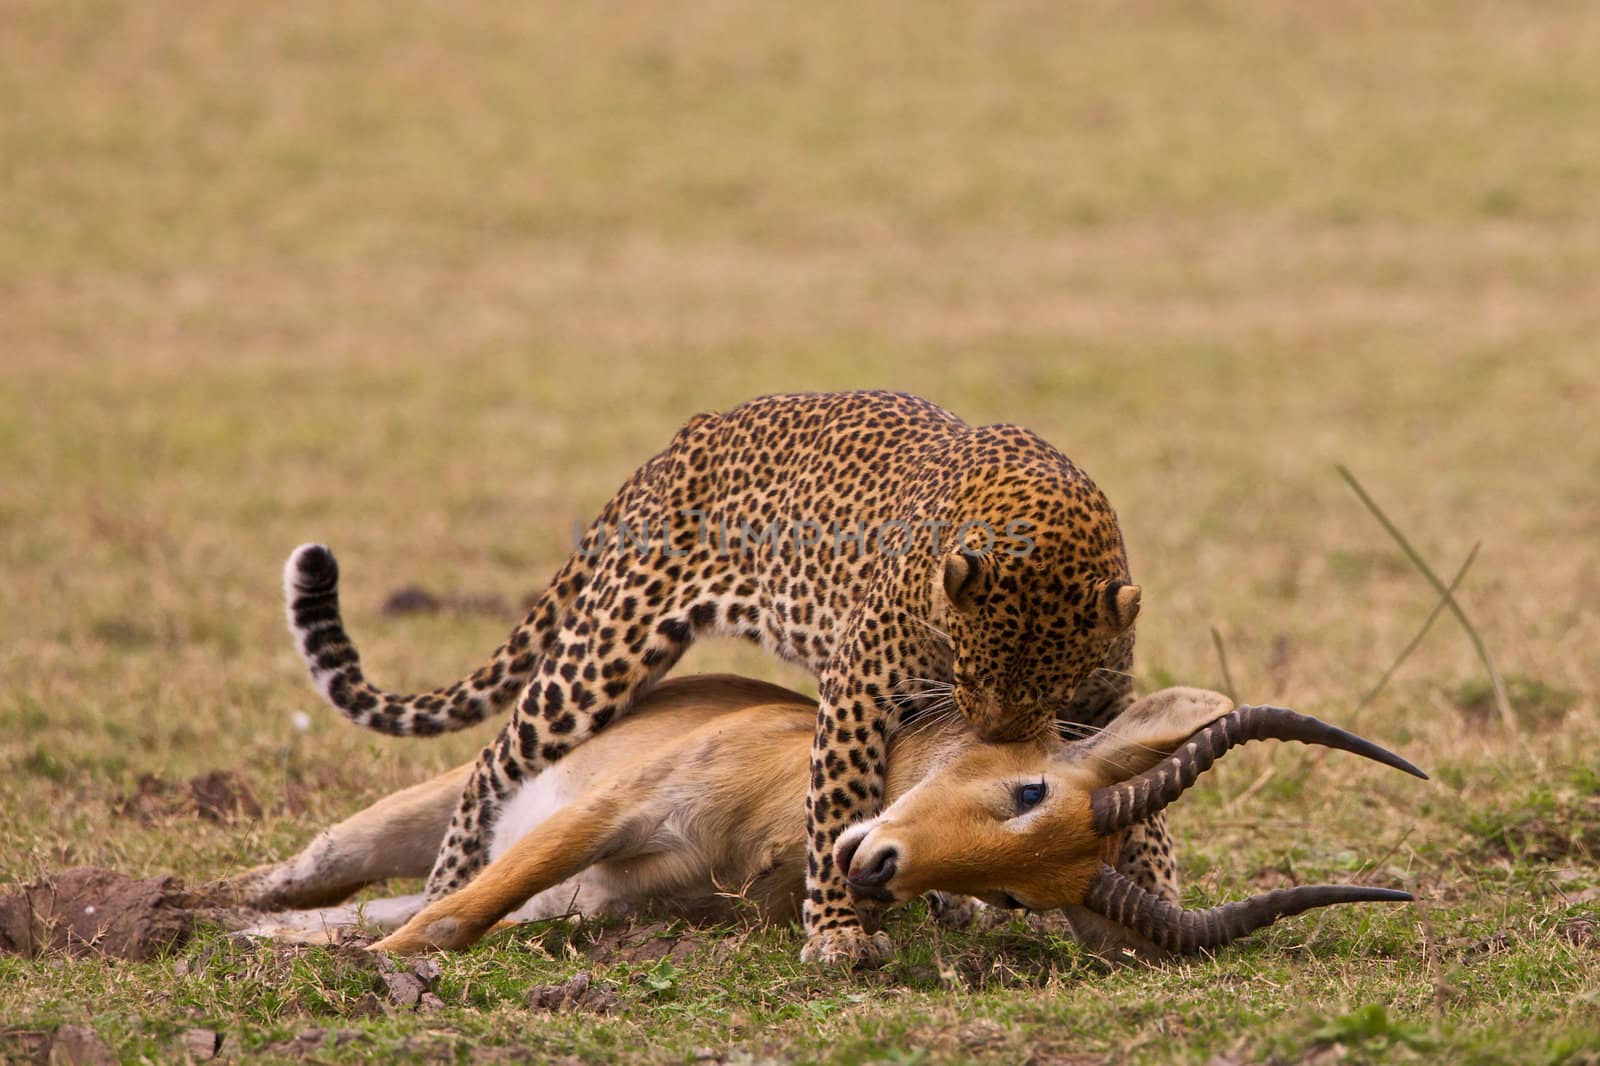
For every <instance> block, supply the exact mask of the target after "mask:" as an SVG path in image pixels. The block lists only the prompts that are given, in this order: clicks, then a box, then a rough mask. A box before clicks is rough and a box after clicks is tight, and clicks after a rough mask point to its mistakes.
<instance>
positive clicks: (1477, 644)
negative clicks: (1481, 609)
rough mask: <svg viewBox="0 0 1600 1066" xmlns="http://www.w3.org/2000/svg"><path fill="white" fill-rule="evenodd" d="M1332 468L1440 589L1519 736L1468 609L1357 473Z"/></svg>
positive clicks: (1508, 723)
mask: <svg viewBox="0 0 1600 1066" xmlns="http://www.w3.org/2000/svg"><path fill="white" fill-rule="evenodd" d="M1334 469H1336V470H1338V471H1339V476H1340V477H1342V478H1344V479H1345V481H1346V483H1348V484H1349V486H1350V487H1351V488H1352V489H1354V490H1355V494H1356V495H1357V496H1359V497H1361V502H1362V503H1364V504H1366V505H1367V510H1369V511H1371V512H1372V516H1373V517H1374V518H1376V519H1377V520H1378V523H1379V524H1380V525H1382V526H1383V528H1384V529H1385V530H1386V531H1387V532H1388V534H1389V536H1391V537H1393V538H1394V542H1395V543H1396V544H1398V545H1399V546H1400V550H1401V551H1402V552H1404V553H1405V556H1406V558H1408V559H1410V560H1411V565H1413V566H1415V567H1416V568H1417V570H1418V571H1420V572H1421V574H1422V576H1423V577H1425V578H1427V579H1428V583H1429V584H1431V585H1432V586H1433V587H1434V591H1436V592H1438V593H1439V597H1440V598H1441V599H1442V600H1443V601H1444V603H1445V605H1446V606H1448V607H1449V608H1450V613H1451V614H1453V615H1455V616H1456V621H1458V622H1460V623H1461V628H1463V629H1465V630H1466V631H1467V637H1468V638H1469V639H1470V640H1471V641H1472V646H1473V648H1474V649H1476V650H1477V652H1478V658H1479V660H1481V661H1482V662H1483V668H1484V669H1485V670H1487V671H1488V673H1489V683H1490V685H1491V686H1493V688H1494V703H1495V709H1496V710H1498V711H1499V712H1500V723H1501V724H1502V725H1504V726H1505V727H1506V731H1507V732H1509V733H1510V734H1511V735H1512V736H1520V735H1521V732H1520V730H1518V729H1517V720H1516V717H1515V716H1514V715H1513V714H1512V713H1511V701H1510V700H1508V699H1507V698H1506V686H1505V682H1503V681H1501V679H1500V671H1499V670H1497V669H1495V665H1494V659H1493V657H1491V656H1490V655H1489V648H1488V646H1487V645H1485V644H1484V642H1483V637H1482V636H1480V635H1479V634H1478V628H1477V627H1476V626H1474V625H1473V624H1472V621H1471V619H1469V618H1468V617H1467V612H1466V611H1464V610H1462V609H1461V604H1460V603H1459V602H1458V601H1457V600H1456V597H1455V594H1454V593H1453V592H1452V591H1451V590H1450V589H1449V587H1448V586H1446V585H1445V583H1444V582H1443V581H1440V580H1439V575H1438V574H1435V573H1434V572H1433V569H1432V568H1431V567H1430V566H1428V564H1427V562H1426V561H1424V560H1423V558H1422V556H1421V555H1419V554H1418V553H1417V550H1416V549H1415V548H1413V547H1412V546H1411V542H1410V541H1409V540H1407V539H1406V536H1405V534H1404V533H1402V532H1400V529H1399V527H1398V526H1396V525H1395V524H1394V522H1392V521H1390V519H1389V516H1388V515H1387V514H1385V513H1384V511H1383V508H1381V507H1379V506H1378V501H1376V500H1374V499H1373V498H1372V496H1371V495H1370V494H1369V493H1368V492H1367V490H1366V489H1365V488H1364V487H1363V486H1362V484H1361V482H1360V481H1357V480H1356V476H1355V475H1354V474H1352V473H1351V472H1350V468H1349V467H1347V466H1345V465H1344V464H1343V463H1339V464H1337V465H1336V466H1335V467H1334Z"/></svg>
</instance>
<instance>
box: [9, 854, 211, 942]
mask: <svg viewBox="0 0 1600 1066" xmlns="http://www.w3.org/2000/svg"><path fill="white" fill-rule="evenodd" d="M196 902H197V900H196V898H195V897H194V895H193V894H192V893H190V892H189V891H188V890H187V889H185V888H184V885H183V882H182V881H181V880H179V879H178V878H176V877H151V878H146V879H144V880H135V879H133V878H130V877H124V876H123V875H122V874H119V873H116V872H114V871H112V870H106V869H102V868H100V867H98V866H78V867H73V868H72V869H68V870H62V871H60V872H58V873H54V874H50V875H47V876H45V877H43V878H40V879H39V880H38V881H34V882H32V883H30V884H26V885H23V886H22V888H21V889H20V890H19V891H16V892H13V893H10V894H7V895H3V896H0V952H8V953H11V954H18V955H27V956H30V957H31V956H36V955H42V954H45V953H47V952H64V953H66V954H68V955H96V956H101V957H105V958H114V959H131V960H134V961H139V960H143V959H149V958H152V957H154V956H156V955H159V954H161V953H163V952H166V951H170V950H172V949H174V948H177V947H181V946H182V945H183V944H184V943H186V942H187V941H188V939H189V937H190V935H191V934H192V933H193V931H194V922H195V917H196V913H195V905H196Z"/></svg>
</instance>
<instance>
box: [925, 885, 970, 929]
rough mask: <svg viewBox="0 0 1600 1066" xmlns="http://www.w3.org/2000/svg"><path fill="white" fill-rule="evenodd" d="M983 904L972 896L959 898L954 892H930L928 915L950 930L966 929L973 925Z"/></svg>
mask: <svg viewBox="0 0 1600 1066" xmlns="http://www.w3.org/2000/svg"><path fill="white" fill-rule="evenodd" d="M982 906H983V904H982V903H979V902H978V901H977V900H975V899H973V898H972V897H971V896H959V895H956V894H955V893H952V892H929V893H928V913H929V914H931V915H933V920H934V921H936V922H938V923H939V924H940V925H942V926H945V927H946V928H950V929H965V928H966V927H967V926H969V925H971V924H972V919H974V918H976V917H977V916H978V908H980V907H982Z"/></svg>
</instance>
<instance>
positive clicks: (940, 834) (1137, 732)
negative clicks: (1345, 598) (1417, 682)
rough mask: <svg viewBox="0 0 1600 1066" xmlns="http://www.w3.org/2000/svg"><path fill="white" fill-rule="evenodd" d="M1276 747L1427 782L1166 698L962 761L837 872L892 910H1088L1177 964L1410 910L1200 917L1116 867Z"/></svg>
mask: <svg viewBox="0 0 1600 1066" xmlns="http://www.w3.org/2000/svg"><path fill="white" fill-rule="evenodd" d="M1267 739H1276V740H1299V741H1302V742H1304V743H1307V744H1320V745H1324V746H1327V747H1333V748H1339V749H1342V750H1344V751H1349V752H1354V753H1355V754H1358V755H1361V756H1364V757H1366V758H1369V759H1374V760H1376V761H1378V762H1381V763H1384V764H1386V765H1388V766H1393V767H1395V768H1397V769H1400V770H1404V771H1405V772H1407V773H1410V774H1413V775H1415V776H1417V777H1424V778H1425V777H1426V776H1427V775H1425V774H1423V773H1422V771H1421V770H1418V769H1417V768H1416V767H1414V766H1412V765H1411V764H1410V763H1408V762H1406V761H1405V760H1404V759H1402V758H1400V757H1399V756H1398V755H1395V754H1394V753H1392V752H1389V751H1386V750H1385V749H1383V748H1380V747H1378V746H1377V745H1375V744H1372V743H1370V742H1368V741H1366V740H1363V739H1361V738H1360V737H1357V736H1354V735H1353V734H1350V733H1347V732H1345V731H1344V730H1342V729H1338V728H1336V727H1334V726H1331V725H1328V724H1326V723H1324V722H1321V721H1318V720H1317V719H1315V718H1309V717H1306V716H1304V715H1299V714H1295V713H1294V712H1293V711H1288V710H1285V709H1283V708H1281V707H1240V708H1238V709H1234V708H1233V705H1232V703H1231V702H1230V701H1229V700H1228V699H1227V698H1226V697H1224V696H1222V695H1220V694H1219V693H1215V692H1205V691H1201V690H1199V689H1186V688H1172V689H1165V690H1163V691H1161V692H1157V693H1154V694H1152V695H1150V696H1147V697H1145V698H1144V699H1142V700H1139V701H1138V702H1137V703H1135V704H1134V705H1133V706H1132V707H1130V708H1129V709H1128V710H1127V711H1125V712H1123V714H1122V715H1120V716H1119V717H1118V718H1117V719H1116V720H1115V721H1114V722H1113V723H1112V725H1111V726H1110V727H1109V728H1107V729H1106V730H1105V731H1103V732H1101V733H1099V734H1097V735H1096V736H1093V737H1090V738H1088V739H1087V740H1080V741H1077V742H1075V743H1068V742H1065V741H1061V740H1057V739H1055V738H1053V737H1047V738H1044V739H1041V740H1037V741H1029V742H1023V743H1014V744H974V745H972V746H971V747H968V748H966V749H965V750H963V751H961V752H960V753H958V754H957V755H955V756H954V757H953V758H951V759H949V760H948V761H947V762H945V763H943V764H942V765H939V766H936V767H935V768H934V769H933V770H932V771H931V772H930V773H929V774H928V775H927V776H926V777H925V778H924V779H923V780H922V781H921V782H919V783H918V784H917V785H916V786H915V787H914V788H912V789H911V790H909V791H908V792H906V793H905V794H903V795H902V796H900V797H899V799H897V800H896V801H895V802H894V803H893V804H891V805H890V806H889V807H888V808H887V809H886V810H884V812H883V813H882V814H881V815H879V816H878V817H877V818H874V819H871V820H869V821H866V822H862V823H860V824H857V825H855V826H852V827H851V828H850V829H848V830H846V831H845V833H844V834H843V835H841V836H840V838H839V841H838V843H837V845H836V846H835V849H834V861H835V862H836V863H837V864H838V865H839V868H840V869H841V870H843V871H844V872H845V875H846V879H847V882H848V884H849V885H850V888H851V891H852V892H853V893H854V894H856V895H857V896H858V897H859V898H864V899H871V900H877V901H879V902H884V903H888V902H895V901H903V900H909V899H914V898H915V897H917V896H919V895H921V894H922V893H924V892H927V891H930V890H936V889H937V890H942V891H945V892H955V893H961V894H963V895H969V896H976V897H977V898H979V899H982V900H984V901H986V902H989V903H994V904H997V905H1000V906H1006V907H1025V908H1027V909H1029V910H1053V909H1056V908H1059V907H1074V906H1082V907H1085V908H1087V909H1089V910H1090V911H1093V912H1094V913H1096V914H1099V915H1101V916H1103V917H1105V918H1109V919H1111V920H1112V921H1113V922H1116V923H1118V924H1120V925H1122V926H1125V927H1127V928H1128V929H1130V930H1132V931H1133V932H1135V933H1137V934H1139V935H1140V936H1142V937H1144V938H1145V939H1147V940H1150V941H1153V942H1154V943H1156V944H1158V945H1159V946H1161V947H1163V948H1166V949H1167V950H1170V951H1180V952H1191V951H1197V950H1201V949H1205V948H1214V947H1220V946H1221V945H1223V944H1226V943H1228V942H1229V941H1231V940H1233V939H1235V938H1237V937H1239V936H1243V935H1244V934H1245V933H1248V932H1250V931H1251V930H1253V929H1257V928H1260V927H1261V926H1263V925H1268V924H1271V923H1272V922H1273V921H1275V920H1277V919H1278V918H1280V917H1283V916H1285V915H1289V914H1298V913H1299V912H1301V911H1303V910H1306V909H1308V908H1310V907H1319V906H1324V905H1327V904H1329V903H1343V902H1356V901H1361V900H1409V899H1411V898H1412V897H1411V896H1409V895H1407V894H1406V893H1404V892H1395V891H1391V890H1388V889H1371V888H1358V887H1353V886H1309V887H1304V888H1294V889H1288V890H1284V891H1279V892H1269V893H1265V894H1263V895H1260V896H1255V897H1252V898H1251V899H1250V900H1247V901H1245V902H1244V903H1238V904H1229V905H1227V906H1225V907H1218V908H1215V909H1213V910H1211V911H1195V912H1190V911H1183V910H1180V909H1179V908H1177V907H1174V906H1172V905H1171V904H1167V903H1165V902H1163V901H1162V900H1160V899H1158V898H1157V897H1154V896H1152V895H1150V894H1149V893H1147V892H1145V891H1144V890H1143V889H1141V888H1140V887H1139V886H1138V885H1136V884H1135V883H1134V882H1132V881H1130V880H1128V879H1127V878H1125V877H1123V876H1122V875H1121V874H1119V873H1117V872H1115V871H1114V870H1112V869H1111V868H1110V867H1109V866H1107V865H1106V862H1107V860H1108V859H1109V858H1110V857H1111V856H1114V855H1115V849H1116V844H1117V843H1118V841H1119V838H1120V834H1121V833H1122V831H1123V830H1125V829H1127V828H1128V827H1129V826H1131V825H1133V824H1134V823H1136V822H1139V821H1142V820H1143V819H1145V818H1148V817H1149V816H1150V815H1152V814H1154V813H1156V812H1157V811H1160V810H1162V809H1163V808H1165V807H1166V806H1167V804H1169V803H1171V802H1172V801H1173V800H1175V799H1177V798H1178V796H1179V795H1180V794H1181V793H1182V792H1183V790H1184V789H1185V788H1187V787H1188V786H1189V785H1191V784H1193V782H1194V780H1195V778H1196V777H1197V776H1198V775H1199V774H1200V773H1202V772H1204V771H1205V770H1206V769H1208V768H1209V767H1210V766H1211V764H1212V763H1213V762H1214V761H1215V760H1216V759H1217V758H1218V757H1219V756H1220V755H1222V754H1223V753H1224V752H1225V751H1227V750H1228V749H1229V748H1231V747H1233V746H1235V745H1238V744H1242V743H1244V742H1246V741H1250V740H1267Z"/></svg>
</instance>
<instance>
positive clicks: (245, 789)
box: [114, 770, 261, 825]
mask: <svg viewBox="0 0 1600 1066" xmlns="http://www.w3.org/2000/svg"><path fill="white" fill-rule="evenodd" d="M114 809H115V811H116V812H117V813H118V814H121V815H124V816H126V817H130V818H137V819H139V821H141V822H143V823H145V824H146V825H149V824H151V823H153V822H158V821H162V820H164V819H167V818H176V817H182V816H184V815H197V816H199V817H201V818H205V819H206V820H208V821H212V822H220V823H224V824H226V823H228V822H233V821H235V820H238V819H248V820H250V821H255V820H256V819H258V818H260V817H261V804H260V803H258V802H257V801H256V797H255V794H254V793H253V792H251V791H250V786H249V785H248V784H246V783H245V781H244V778H242V777H240V776H239V775H238V774H237V773H235V772H234V771H232V770H212V771H211V772H209V773H204V774H199V775H197V776H195V777H191V778H190V779H189V780H188V781H185V782H184V783H183V784H181V785H179V784H175V783H174V782H171V781H168V780H167V779H166V778H164V777H161V776H160V775H159V774H144V775H142V776H141V777H140V778H139V783H138V785H137V786H136V787H135V789H134V791H133V792H131V793H129V794H128V795H126V796H123V797H122V798H121V799H120V800H118V801H117V803H116V805H115V807H114Z"/></svg>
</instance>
